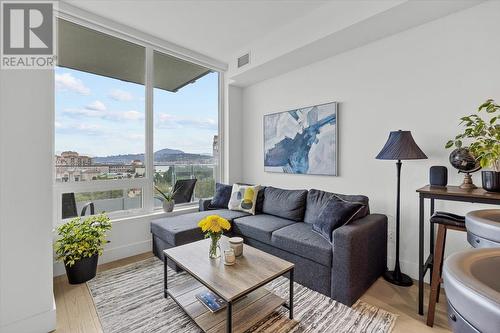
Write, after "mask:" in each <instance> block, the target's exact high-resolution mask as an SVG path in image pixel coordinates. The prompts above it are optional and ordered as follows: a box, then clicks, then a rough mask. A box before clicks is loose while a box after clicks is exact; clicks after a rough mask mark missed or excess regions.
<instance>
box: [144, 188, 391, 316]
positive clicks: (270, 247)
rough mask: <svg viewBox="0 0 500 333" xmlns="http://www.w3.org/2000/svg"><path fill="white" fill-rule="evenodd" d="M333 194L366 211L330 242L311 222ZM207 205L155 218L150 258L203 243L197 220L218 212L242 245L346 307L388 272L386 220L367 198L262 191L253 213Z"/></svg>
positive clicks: (300, 191)
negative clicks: (274, 259)
mask: <svg viewBox="0 0 500 333" xmlns="http://www.w3.org/2000/svg"><path fill="white" fill-rule="evenodd" d="M332 196H337V197H339V198H341V199H342V200H346V201H352V202H362V203H364V209H363V210H360V211H359V212H358V213H357V214H356V215H355V216H354V218H353V219H352V220H351V221H350V222H349V223H347V224H345V225H343V226H341V227H339V228H337V229H336V230H335V231H333V235H332V242H330V241H328V240H327V239H325V238H324V237H322V236H321V235H320V234H318V233H316V232H314V231H313V230H312V224H313V223H314V221H315V219H316V218H317V217H318V215H319V213H320V211H321V209H322V207H323V206H324V204H325V203H326V202H327V201H328V200H329V199H330V198H331V197H332ZM210 203H211V201H210V200H201V201H200V209H199V212H196V213H191V214H185V215H179V216H173V217H165V218H161V219H156V220H153V221H152V222H151V233H152V236H153V252H154V254H155V255H156V256H157V257H158V258H160V259H161V260H164V258H163V250H164V249H167V248H171V247H174V246H179V245H183V244H186V243H190V242H193V241H196V240H200V239H203V234H202V233H201V231H200V229H199V228H198V226H197V223H198V221H199V220H201V219H202V218H204V217H205V216H207V215H212V214H218V215H220V216H222V217H224V218H226V219H227V220H229V221H230V222H231V225H232V228H231V234H232V235H237V236H241V237H242V238H243V239H244V241H245V244H248V245H251V246H253V247H256V248H258V249H261V250H263V251H265V252H268V253H271V254H273V255H276V256H278V257H280V258H283V259H285V260H288V261H290V262H293V263H294V264H295V281H296V282H298V283H300V284H302V285H304V286H306V287H308V288H310V289H312V290H315V291H318V292H320V293H322V294H324V295H327V296H329V297H331V298H333V299H335V300H337V301H339V302H341V303H344V304H346V305H349V306H350V305H352V304H353V303H354V302H356V300H357V299H358V298H359V297H360V296H361V295H363V293H364V292H365V291H366V290H367V289H368V288H369V287H370V286H371V284H372V283H373V282H374V281H375V280H376V279H377V278H378V277H379V276H380V275H381V274H382V273H383V272H384V271H385V270H386V267H387V263H386V258H387V217H386V216H385V215H381V214H370V211H369V207H368V198H367V197H366V196H361V195H342V194H335V193H330V192H325V191H320V190H315V189H312V190H309V191H307V190H283V189H278V188H274V187H266V188H263V189H261V190H260V191H259V195H258V199H257V207H256V214H255V215H250V214H248V213H244V212H240V211H232V210H228V209H212V207H211V205H210ZM168 264H169V266H170V267H172V268H174V269H176V270H177V271H178V270H179V268H178V267H176V265H175V264H174V263H173V262H170V261H169V262H168Z"/></svg>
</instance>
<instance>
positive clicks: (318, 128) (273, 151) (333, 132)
mask: <svg viewBox="0 0 500 333" xmlns="http://www.w3.org/2000/svg"><path fill="white" fill-rule="evenodd" d="M264 170H265V171H268V172H281V173H293V174H308V175H328V176H336V175H337V103H335V102H332V103H327V104H321V105H315V106H311V107H306V108H301V109H296V110H291V111H286V112H280V113H273V114H269V115H265V116H264Z"/></svg>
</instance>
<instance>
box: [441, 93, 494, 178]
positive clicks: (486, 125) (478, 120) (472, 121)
mask: <svg viewBox="0 0 500 333" xmlns="http://www.w3.org/2000/svg"><path fill="white" fill-rule="evenodd" d="M483 111H485V112H483ZM487 117H488V118H489V119H485V118H487ZM499 119H500V106H499V105H498V104H496V103H495V101H494V100H492V99H488V100H487V101H486V102H484V103H483V104H481V106H479V108H478V109H477V114H471V115H469V116H465V117H462V118H460V120H461V122H460V124H461V125H464V127H465V129H464V131H463V132H462V133H460V134H458V135H457V136H455V138H454V139H452V140H449V141H448V142H447V143H446V146H445V147H446V148H451V147H456V148H461V147H462V145H463V144H464V140H467V142H470V143H469V145H468V149H469V151H470V153H471V154H472V155H473V156H474V157H475V158H476V159H477V160H478V161H479V163H480V165H481V167H483V168H492V169H493V170H495V171H496V172H500V124H499V122H498V120H499Z"/></svg>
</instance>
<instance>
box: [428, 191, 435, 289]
mask: <svg viewBox="0 0 500 333" xmlns="http://www.w3.org/2000/svg"><path fill="white" fill-rule="evenodd" d="M432 215H434V199H431V214H430V216H432ZM434 237H435V232H434V223H431V224H430V235H429V251H430V253H431V258H432V261H431V264H430V265H429V269H430V270H431V272H432V267H434V266H433V265H434ZM430 283H432V274H430Z"/></svg>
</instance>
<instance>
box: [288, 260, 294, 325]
mask: <svg viewBox="0 0 500 333" xmlns="http://www.w3.org/2000/svg"><path fill="white" fill-rule="evenodd" d="M289 294H290V300H289V302H288V307H289V308H288V313H289V318H290V319H293V268H292V269H291V270H290V291H289Z"/></svg>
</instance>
